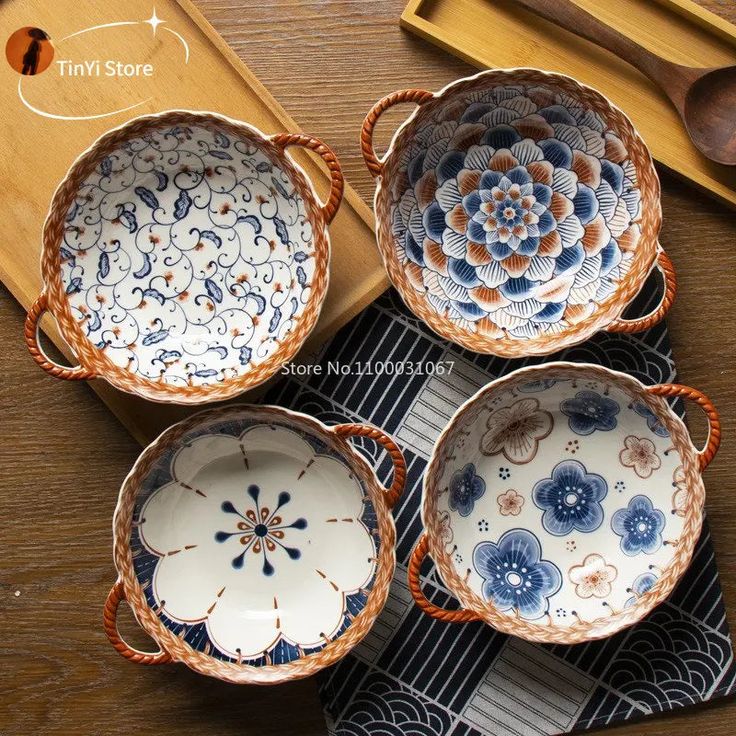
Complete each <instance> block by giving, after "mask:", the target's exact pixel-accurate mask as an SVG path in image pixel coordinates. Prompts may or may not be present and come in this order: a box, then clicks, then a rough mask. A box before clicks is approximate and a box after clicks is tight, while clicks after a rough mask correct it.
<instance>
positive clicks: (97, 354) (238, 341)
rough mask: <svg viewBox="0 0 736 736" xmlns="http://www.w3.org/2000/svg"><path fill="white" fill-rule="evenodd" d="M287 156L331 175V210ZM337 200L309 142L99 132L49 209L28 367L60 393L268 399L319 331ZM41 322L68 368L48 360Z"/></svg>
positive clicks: (207, 123) (246, 128) (186, 121)
mask: <svg viewBox="0 0 736 736" xmlns="http://www.w3.org/2000/svg"><path fill="white" fill-rule="evenodd" d="M290 146H300V147H303V148H306V149H310V150H312V151H314V152H315V153H317V154H318V155H319V156H320V157H321V158H322V159H323V160H324V161H325V163H326V164H327V167H328V168H329V170H330V176H331V190H330V193H329V197H328V200H327V202H326V203H322V202H320V201H319V199H318V198H317V195H316V194H315V192H314V189H313V187H312V184H311V183H310V181H309V179H308V178H307V176H306V174H305V173H304V171H303V170H302V169H301V168H300V167H299V166H298V165H297V164H296V163H295V162H294V160H293V159H292V158H291V156H290V155H288V154H287V152H286V149H287V148H289V147H290ZM342 191H343V177H342V173H341V171H340V166H339V163H338V162H337V159H336V158H335V155H334V154H333V153H332V151H331V150H330V149H329V148H328V147H327V146H326V145H325V144H323V143H321V142H320V141H318V140H317V139H315V138H311V137H310V136H306V135H301V134H287V133H284V134H275V135H272V136H266V135H264V134H263V133H261V132H260V131H258V130H257V129H256V128H254V127H252V126H251V125H248V124H247V123H243V122H240V121H236V120H232V119H230V118H225V117H223V116H220V115H216V114H214V113H209V112H191V111H185V110H170V111H167V112H163V113H160V114H157V115H148V116H143V117H139V118H135V119H133V120H131V121H129V122H127V123H125V124H124V125H122V126H120V127H118V128H115V129H113V130H111V131H109V132H107V133H106V134H104V135H103V136H102V137H101V138H99V139H98V140H97V141H96V142H95V143H94V144H93V145H92V146H91V147H90V148H89V149H88V150H87V151H86V152H84V153H83V154H82V155H81V156H80V157H79V158H78V159H77V160H76V161H75V162H74V164H72V166H71V168H70V170H69V172H68V173H67V175H66V177H65V178H64V180H63V181H62V182H61V184H60V185H59V187H58V188H57V190H56V192H55V194H54V196H53V198H52V201H51V206H50V209H49V213H48V215H47V218H46V222H45V224H44V229H43V247H42V253H41V274H42V277H43V282H44V285H43V289H42V292H41V295H40V296H39V298H38V299H37V300H36V302H35V303H34V304H33V306H32V308H31V310H30V311H29V314H28V318H27V320H26V326H25V338H26V342H27V344H28V347H29V350H30V352H31V355H32V356H33V358H34V359H35V360H36V362H37V363H38V364H39V365H40V366H41V367H42V368H44V369H45V370H46V371H47V372H49V373H50V374H51V375H53V376H56V377H58V378H65V379H88V378H95V377H100V378H105V379H106V380H107V381H109V382H110V383H111V384H112V385H113V386H115V387H116V388H119V389H122V390H124V391H128V392H131V393H136V394H139V395H140V396H143V397H145V398H147V399H151V400H155V401H164V402H175V403H202V402H207V401H218V400H222V399H226V398H229V397H231V396H234V395H236V394H238V393H241V392H243V391H245V390H247V389H249V388H252V387H253V386H256V385H258V384H260V383H262V382H263V381H265V380H267V379H268V378H269V377H271V376H272V375H274V374H275V373H276V372H277V371H278V369H279V367H280V366H281V365H283V364H284V363H285V362H287V361H289V360H291V359H292V358H293V357H294V355H295V354H296V352H297V351H298V350H299V348H300V347H301V345H302V344H303V342H304V340H305V339H306V337H307V335H308V334H309V333H310V331H311V330H312V328H313V327H314V325H315V323H316V321H317V318H318V316H319V313H320V309H321V306H322V303H323V301H324V297H325V294H326V290H327V283H328V268H329V259H330V243H329V235H328V231H327V226H328V224H329V223H330V222H331V220H332V218H333V217H334V216H335V213H336V212H337V209H338V207H339V205H340V200H341V198H342ZM44 312H49V313H50V314H51V315H52V316H53V317H54V318H55V320H56V322H57V323H58V326H59V330H60V332H61V335H62V337H63V338H64V340H65V341H66V342H67V344H68V345H69V347H70V348H71V350H72V352H73V354H74V355H75V356H76V359H77V361H78V363H79V364H78V365H77V366H76V367H74V368H67V367H65V366H62V365H59V364H57V363H54V362H53V361H51V360H50V359H49V358H48V357H47V356H46V355H45V354H44V352H43V350H42V348H41V347H40V345H39V342H38V323H39V320H40V318H41V316H42V315H43V313H44Z"/></svg>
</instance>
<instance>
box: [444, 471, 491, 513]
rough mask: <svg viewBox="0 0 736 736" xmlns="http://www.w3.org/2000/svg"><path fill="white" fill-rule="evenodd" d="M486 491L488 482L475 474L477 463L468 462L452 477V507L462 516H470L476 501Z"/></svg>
mask: <svg viewBox="0 0 736 736" xmlns="http://www.w3.org/2000/svg"><path fill="white" fill-rule="evenodd" d="M485 492H486V482H485V481H484V480H483V478H481V477H480V476H479V475H476V474H475V465H474V464H473V463H468V464H467V465H466V466H465V467H464V468H463V469H462V470H456V471H455V472H454V473H453V475H452V478H451V479H450V508H451V509H452V510H453V511H457V512H458V513H459V514H460V516H470V514H471V513H472V511H473V506H474V505H475V502H476V501H477V500H478V499H479V498H480V497H481V496H482V495H483V494H484V493H485Z"/></svg>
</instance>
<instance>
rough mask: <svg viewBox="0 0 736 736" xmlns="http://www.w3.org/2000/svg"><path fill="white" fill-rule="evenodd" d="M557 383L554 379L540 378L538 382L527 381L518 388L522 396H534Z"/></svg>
mask: <svg viewBox="0 0 736 736" xmlns="http://www.w3.org/2000/svg"><path fill="white" fill-rule="evenodd" d="M556 383H557V381H556V380H555V379H554V378H541V379H540V380H538V381H527V382H526V383H522V384H521V385H520V386H519V387H518V388H519V391H521V393H523V394H536V393H539V392H540V391H546V390H547V389H548V388H552V386H554V385H555V384H556Z"/></svg>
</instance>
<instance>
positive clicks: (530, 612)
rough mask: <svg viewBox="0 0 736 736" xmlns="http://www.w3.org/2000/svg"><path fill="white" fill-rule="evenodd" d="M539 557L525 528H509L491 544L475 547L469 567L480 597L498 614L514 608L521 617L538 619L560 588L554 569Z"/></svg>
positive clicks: (536, 542)
mask: <svg viewBox="0 0 736 736" xmlns="http://www.w3.org/2000/svg"><path fill="white" fill-rule="evenodd" d="M541 557H542V548H541V546H540V544H539V540H538V539H537V538H536V537H535V536H534V535H533V534H532V533H531V532H529V531H527V530H526V529H512V530H510V531H508V532H506V533H505V534H504V535H503V536H502V537H501V538H500V539H499V540H498V542H497V543H495V544H494V543H493V542H481V543H480V544H478V546H477V547H476V548H475V550H474V552H473V566H474V567H475V570H476V572H477V573H478V574H479V575H480V576H481V577H482V578H483V581H484V582H483V597H484V598H485V599H486V600H487V601H491V602H492V603H493V604H494V605H495V606H496V607H497V608H498V609H499V610H500V611H509V610H511V609H515V610H516V611H518V613H519V615H520V616H522V617H523V618H526V619H529V620H535V619H538V618H541V617H542V616H543V615H544V614H545V613H546V612H547V608H548V598H550V597H551V596H553V595H554V594H555V593H556V592H557V591H558V590H559V589H560V587H561V586H562V575H561V574H560V571H559V569H558V568H557V566H556V565H554V564H553V563H552V562H548V561H547V560H543V559H541Z"/></svg>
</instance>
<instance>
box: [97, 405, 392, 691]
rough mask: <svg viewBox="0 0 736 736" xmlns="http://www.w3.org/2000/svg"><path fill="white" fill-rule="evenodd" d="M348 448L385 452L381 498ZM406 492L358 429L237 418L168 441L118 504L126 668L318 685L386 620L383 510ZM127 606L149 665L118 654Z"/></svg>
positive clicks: (286, 418) (273, 411)
mask: <svg viewBox="0 0 736 736" xmlns="http://www.w3.org/2000/svg"><path fill="white" fill-rule="evenodd" d="M351 436H354V437H358V438H359V437H364V438H369V439H372V440H374V441H377V442H378V443H379V445H383V446H384V447H385V448H386V449H387V450H388V452H389V454H390V455H391V457H392V459H393V462H394V469H395V473H394V482H393V485H392V487H391V488H390V489H384V488H383V487H382V486H381V485H380V484H379V483H378V481H377V479H376V476H375V474H374V473H373V471H372V470H371V469H370V467H369V466H368V464H367V463H366V461H365V460H364V459H363V457H362V456H361V454H360V453H358V452H357V451H356V450H354V449H353V448H352V446H351V445H350V443H349V442H348V438H349V437H351ZM371 449H372V448H371ZM404 478H405V466H404V461H403V457H402V455H401V452H400V451H399V449H398V448H397V447H396V445H395V444H394V443H393V441H392V440H391V438H390V437H388V436H387V435H385V434H384V433H382V432H381V431H380V430H378V429H376V428H375V427H370V426H367V425H359V424H358V425H356V424H344V425H337V426H336V427H327V426H325V425H323V424H321V423H320V422H318V421H317V420H315V419H312V418H311V417H308V416H306V415H304V414H298V413H296V412H290V411H287V410H285V409H279V408H277V407H269V406H250V407H248V406H234V407H232V406H231V407H227V408H222V409H215V410H210V411H208V412H204V413H201V414H198V415H195V416H194V417H192V418H190V419H187V420H185V421H184V422H182V423H180V424H177V425H175V426H173V427H171V428H170V429H168V430H167V431H166V432H164V433H163V434H162V435H161V437H159V439H158V440H156V441H155V442H154V443H153V444H152V445H150V446H149V447H148V448H147V449H146V450H145V451H144V452H143V454H142V455H141V457H140V458H139V460H138V461H137V462H136V465H135V466H134V468H133V470H132V471H131V474H130V475H129V476H128V478H127V479H126V481H125V483H124V484H123V487H122V489H121V492H120V499H119V503H118V508H117V510H116V513H115V520H114V525H113V526H114V532H115V542H114V552H115V564H116V567H117V569H118V572H119V575H120V578H119V581H118V583H117V584H116V585H115V586H114V588H113V590H112V592H111V594H110V597H109V599H108V602H107V605H106V610H105V627H106V631H107V633H108V636H109V637H110V639H111V641H112V643H113V644H114V646H115V648H116V649H117V650H118V651H119V652H120V653H121V654H123V655H124V656H125V657H127V658H128V659H131V660H133V661H139V662H145V663H150V664H152V663H163V662H169V661H180V662H183V663H185V664H187V665H189V666H190V667H192V668H193V669H195V670H197V671H199V672H201V673H203V674H208V675H212V676H214V677H219V678H221V679H225V680H229V681H232V682H238V683H252V684H274V683H277V682H282V681H284V680H289V679H295V678H298V677H305V676H307V675H310V674H313V673H314V672H316V671H318V670H319V669H322V668H323V667H326V666H327V665H329V664H331V663H333V662H335V661H336V660H337V659H339V658H340V657H342V656H343V655H344V654H345V653H346V652H347V651H349V650H350V649H351V648H352V647H353V646H355V645H356V644H357V643H358V641H360V639H362V637H363V636H364V635H365V634H366V633H367V631H368V630H369V628H370V627H371V625H372V623H373V621H374V620H375V618H376V616H377V615H378V613H379V612H380V610H381V608H382V607H383V604H384V602H385V600H386V596H387V595H388V585H389V582H390V580H391V577H392V575H393V568H394V561H395V556H394V544H395V530H394V523H393V519H392V517H391V510H390V509H391V507H392V506H393V504H394V503H395V501H396V499H397V498H398V496H399V494H400V492H401V490H402V487H403V483H404ZM122 599H127V601H128V602H129V603H130V605H131V606H132V608H133V610H134V612H135V615H136V618H137V620H138V621H139V622H140V624H141V626H143V628H144V629H145V630H146V631H147V632H148V634H150V635H151V636H152V637H153V639H154V640H155V641H156V642H157V643H158V645H159V646H160V651H159V652H158V653H156V654H146V653H143V652H138V651H136V650H133V649H131V648H130V647H129V646H127V645H126V644H125V642H123V640H122V639H121V638H120V635H119V633H118V631H117V626H116V611H117V606H118V604H119V603H120V601H121V600H122Z"/></svg>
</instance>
